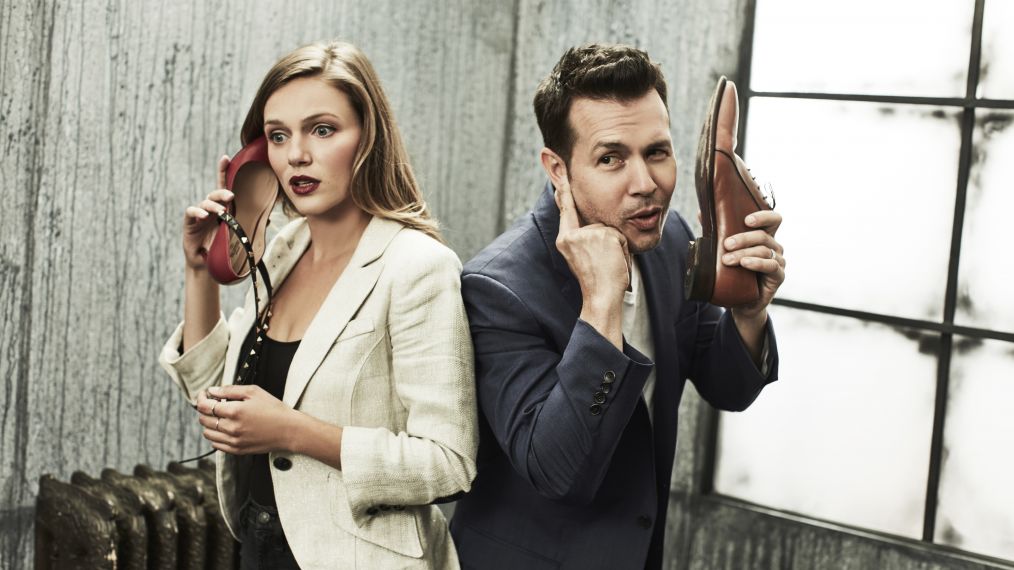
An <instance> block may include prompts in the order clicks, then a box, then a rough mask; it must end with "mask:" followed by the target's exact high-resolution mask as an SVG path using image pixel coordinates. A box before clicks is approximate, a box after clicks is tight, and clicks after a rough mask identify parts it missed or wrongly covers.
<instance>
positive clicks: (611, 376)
mask: <svg viewBox="0 0 1014 570" xmlns="http://www.w3.org/2000/svg"><path fill="white" fill-rule="evenodd" d="M602 380H603V381H604V382H605V383H606V384H612V383H613V381H614V380H616V373H615V372H613V371H612V370H607V371H606V373H605V374H604V375H602Z"/></svg>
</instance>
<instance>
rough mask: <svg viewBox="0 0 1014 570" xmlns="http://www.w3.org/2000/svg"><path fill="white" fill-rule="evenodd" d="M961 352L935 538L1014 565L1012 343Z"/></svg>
mask: <svg viewBox="0 0 1014 570" xmlns="http://www.w3.org/2000/svg"><path fill="white" fill-rule="evenodd" d="M955 346H956V350H955V352H954V356H953V357H952V360H951V385H950V390H949V399H948V405H947V419H946V422H945V424H944V430H945V431H944V463H943V471H942V472H941V475H940V494H939V497H940V502H939V508H938V511H937V525H936V535H937V536H936V540H937V541H938V542H942V543H945V544H950V545H953V546H957V547H959V548H963V549H965V550H971V551H974V552H980V553H982V554H987V555H991V556H996V557H999V558H1007V559H1014V485H1011V474H1012V473H1014V414H1012V413H1011V410H1014V344H1011V343H1007V342H1003V341H998V340H986V341H978V340H973V339H969V338H962V337H956V338H955Z"/></svg>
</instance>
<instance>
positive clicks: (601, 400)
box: [592, 392, 606, 404]
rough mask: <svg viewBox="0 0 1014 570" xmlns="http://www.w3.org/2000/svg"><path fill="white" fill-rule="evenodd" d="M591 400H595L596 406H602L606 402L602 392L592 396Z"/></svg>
mask: <svg viewBox="0 0 1014 570" xmlns="http://www.w3.org/2000/svg"><path fill="white" fill-rule="evenodd" d="M592 398H594V399H595V403H596V404H604V403H605V401H606V395H605V393H603V392H595V395H594V396H592Z"/></svg>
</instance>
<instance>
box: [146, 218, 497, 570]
mask: <svg viewBox="0 0 1014 570" xmlns="http://www.w3.org/2000/svg"><path fill="white" fill-rule="evenodd" d="M309 243H310V231H309V228H308V227H307V225H306V221H305V220H303V219H299V220H296V221H294V222H292V223H290V224H288V225H287V226H285V227H284V228H283V229H282V230H281V231H280V232H279V234H278V236H277V237H276V238H275V239H274V240H273V241H272V242H271V244H270V246H269V248H268V251H267V252H266V254H265V263H266V265H267V268H268V272H269V274H270V275H271V281H272V283H273V284H275V286H276V287H277V286H278V285H279V284H281V283H282V281H284V280H285V276H286V275H287V274H288V272H289V271H290V270H291V269H292V267H293V265H295V263H296V260H298V259H299V256H300V255H302V253H303V252H304V251H305V250H306V248H307V246H308V245H309ZM460 271H461V263H460V262H459V260H458V258H457V256H456V255H455V254H454V252H452V251H451V250H450V249H448V248H447V247H445V246H443V245H441V244H440V243H438V242H437V241H436V240H434V239H432V238H430V237H428V236H426V235H425V234H423V233H421V232H418V231H416V230H412V229H408V228H405V227H403V226H402V225H401V224H399V223H397V222H394V221H391V220H385V219H381V218H378V217H374V218H373V219H372V220H371V222H370V223H369V226H368V227H367V228H366V231H365V232H364V233H363V236H362V238H361V240H360V242H359V245H358V247H357V248H356V250H355V253H354V254H353V256H352V259H351V261H350V262H349V264H348V267H347V268H346V269H345V271H344V272H343V273H342V275H341V277H340V278H339V279H338V281H337V282H336V283H335V285H334V287H332V289H331V292H330V293H329V294H328V296H327V298H326V300H325V301H324V304H323V305H322V306H321V308H320V310H319V311H318V313H317V315H316V316H315V317H314V319H313V321H312V322H311V323H310V325H309V327H308V328H307V330H306V333H305V335H304V336H303V340H302V342H301V343H300V345H299V349H298V350H297V351H296V354H295V356H294V357H293V359H292V365H291V367H290V368H289V374H288V377H287V378H286V384H285V395H284V398H283V401H284V402H285V403H286V404H288V405H289V406H291V407H293V408H295V409H297V410H299V411H301V412H303V413H306V414H309V415H312V416H315V417H317V418H320V419H322V420H324V421H326V422H329V423H332V424H334V425H338V426H342V427H343V428H344V431H343V436H342V442H341V447H342V450H341V456H342V469H341V470H340V471H339V470H337V469H334V468H332V467H329V466H328V465H325V464H323V463H321V462H319V461H317V460H315V459H311V458H310V457H306V456H301V455H297V454H292V453H271V454H270V457H269V460H270V464H271V478H272V481H273V484H274V489H275V498H276V500H277V503H278V516H279V518H280V519H281V523H282V527H283V528H284V529H285V535H286V538H287V539H288V541H289V545H290V546H291V548H292V552H293V554H294V555H295V557H296V561H297V562H298V563H299V565H300V567H301V568H303V569H304V570H312V569H323V568H328V569H331V568H362V569H369V570H373V569H384V570H389V569H397V568H440V569H443V568H458V559H457V555H456V553H455V550H454V545H453V543H452V542H451V538H450V535H449V533H448V531H447V523H446V521H445V519H444V517H443V515H442V514H441V512H440V510H439V509H438V508H437V507H435V506H433V505H432V504H431V503H432V501H434V500H435V499H438V498H440V497H446V496H449V495H453V494H455V493H457V492H460V491H467V490H468V489H469V488H470V485H471V481H472V479H473V478H474V477H475V454H476V448H477V445H478V434H477V423H476V405H475V381H474V377H473V358H472V344H471V338H470V336H469V331H468V321H467V320H466V318H465V311H464V307H463V305H462V300H461V294H460V277H459V276H460ZM258 286H260V287H263V285H262V284H259V285H258ZM261 298H262V299H263V298H264V295H263V293H262V295H261ZM253 322H254V308H253V292H252V291H250V292H249V293H248V294H247V298H246V303H245V306H244V307H243V308H241V309H236V311H235V312H233V314H232V316H231V317H230V318H229V320H228V322H226V321H225V319H224V316H223V317H220V319H219V322H218V324H217V325H216V326H215V328H214V330H213V331H212V332H211V333H210V334H209V335H208V336H207V337H206V338H204V339H202V340H201V341H200V342H199V343H198V344H197V345H195V346H193V347H191V348H190V350H189V351H187V352H186V353H185V354H183V355H180V353H179V347H180V345H181V339H182V323H181V324H180V325H179V326H178V327H177V328H176V330H175V332H173V334H172V336H171V337H170V338H169V340H168V342H166V344H165V347H164V348H163V349H162V353H161V355H160V358H159V361H160V363H161V364H162V366H163V367H164V368H165V369H166V371H167V372H168V373H169V375H170V376H171V377H172V379H173V381H175V382H176V384H178V385H179V387H180V388H181V389H182V390H183V392H184V393H185V394H186V397H187V398H188V399H189V400H190V401H191V402H193V401H194V399H195V398H196V397H197V394H198V392H199V391H201V390H204V389H205V388H207V387H209V386H213V385H216V384H223V385H225V384H230V383H231V382H232V381H233V378H234V374H235V370H236V363H237V360H238V359H239V351H240V348H241V344H242V342H243V339H244V338H245V337H246V335H247V333H248V332H249V330H250V328H251V327H252V326H253ZM215 455H216V463H217V481H218V496H219V500H220V502H221V506H222V511H223V512H224V513H225V520H226V521H227V522H228V524H229V527H230V529H231V530H232V531H233V534H236V531H237V529H238V527H237V524H238V512H239V508H240V506H241V501H242V500H243V499H244V498H245V497H246V496H247V492H248V491H247V489H248V487H247V482H246V481H245V480H244V479H245V474H246V472H247V469H246V465H245V463H246V462H247V461H248V459H249V457H248V456H247V457H244V456H233V455H229V454H226V453H222V452H218V453H216V454H215ZM279 458H285V459H288V462H286V461H284V460H283V461H276V460H277V459H279ZM288 464H291V466H290V467H289V468H288V469H284V470H282V469H279V467H278V466H279V465H280V466H282V467H285V466H287V465H288Z"/></svg>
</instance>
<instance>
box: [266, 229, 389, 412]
mask: <svg viewBox="0 0 1014 570" xmlns="http://www.w3.org/2000/svg"><path fill="white" fill-rule="evenodd" d="M403 227H404V226H402V225H401V224H399V223H398V222H395V221H392V220H386V219H383V218H380V217H377V216H374V217H373V219H372V220H370V224H369V225H368V226H367V227H366V231H364V232H363V236H362V238H360V240H359V245H358V246H356V251H355V252H354V253H353V254H352V259H351V260H349V264H348V267H346V268H345V270H344V271H343V272H342V274H341V276H340V277H338V280H337V281H336V282H335V284H334V286H333V287H331V291H330V292H329V293H328V295H327V298H326V299H324V304H323V305H321V307H320V310H318V311H317V314H316V315H315V316H314V317H313V320H312V321H310V325H309V326H308V327H307V329H306V333H305V334H304V335H303V340H302V342H300V343H299V348H298V349H296V354H295V355H294V356H293V357H292V364H291V366H290V368H289V375H288V377H287V378H286V380H285V394H284V397H283V398H282V401H283V402H285V403H286V404H288V405H289V406H291V407H293V408H295V407H296V405H297V403H298V402H299V398H300V397H301V396H302V395H303V391H304V390H305V389H306V385H307V383H309V381H310V378H311V377H312V376H313V373H314V372H316V371H317V368H318V367H320V364H321V362H323V361H324V358H325V357H326V356H327V353H328V352H329V351H330V350H331V345H333V344H334V341H335V339H337V338H338V336H339V335H340V334H341V333H342V331H343V330H345V326H346V325H348V323H349V320H350V319H351V318H352V315H354V314H356V311H358V310H359V307H360V306H361V305H362V304H363V301H365V300H366V297H367V296H369V294H370V292H371V291H373V287H374V286H375V285H376V284H377V280H378V279H379V278H380V273H381V271H382V270H383V261H382V260H381V259H380V257H381V255H382V254H383V253H384V250H385V249H386V248H387V246H388V244H390V243H391V240H392V239H394V236H395V235H396V234H397V233H398V231H400V230H401V229H402V228H403Z"/></svg>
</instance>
